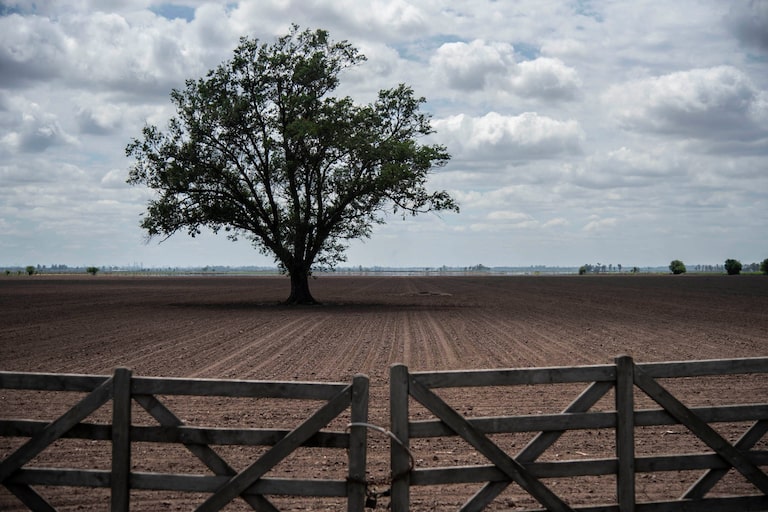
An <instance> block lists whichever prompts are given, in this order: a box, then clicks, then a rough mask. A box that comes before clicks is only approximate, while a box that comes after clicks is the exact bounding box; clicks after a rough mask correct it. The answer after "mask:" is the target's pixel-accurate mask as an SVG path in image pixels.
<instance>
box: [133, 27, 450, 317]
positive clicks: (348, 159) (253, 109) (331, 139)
mask: <svg viewBox="0 0 768 512" xmlns="http://www.w3.org/2000/svg"><path fill="white" fill-rule="evenodd" d="M364 60H365V57H364V56H363V55H362V54H360V53H359V52H358V50H357V49H355V48H354V47H353V46H351V45H350V44H349V43H348V42H346V41H342V42H333V41H331V40H330V38H329V35H328V33H327V32H326V31H323V30H316V31H310V30H304V31H300V30H299V27H297V26H295V25H294V26H293V27H292V29H291V31H290V32H289V33H288V34H287V35H285V36H283V37H281V38H279V39H277V40H276V41H275V42H274V43H273V44H261V43H259V42H258V40H255V39H248V38H242V39H241V40H240V45H239V46H238V47H237V49H236V50H235V52H234V57H233V58H232V59H231V60H229V61H227V62H225V63H223V64H222V65H220V66H219V67H218V68H217V69H215V70H212V71H210V72H209V73H208V74H207V75H206V77H204V78H201V79H199V80H188V81H187V82H186V88H185V89H184V90H173V91H172V93H171V98H172V101H173V103H174V105H175V107H176V111H177V115H176V117H174V118H173V119H171V121H170V122H169V125H168V128H167V131H165V132H163V131H161V130H159V129H158V128H157V127H155V126H146V127H145V128H144V130H143V137H142V138H140V139H134V140H133V141H132V142H131V143H130V144H129V145H128V146H127V148H126V154H127V155H128V156H130V157H133V158H135V163H134V164H133V166H132V168H131V169H130V176H129V179H128V182H129V183H131V184H134V185H146V186H148V187H150V188H151V189H154V190H155V191H156V192H157V196H156V197H155V198H154V199H152V200H151V201H150V202H149V204H148V207H147V212H146V214H145V215H144V217H143V219H142V222H141V225H142V227H143V228H144V229H145V230H146V231H147V233H148V235H149V236H150V237H154V236H161V237H166V238H167V237H168V236H171V235H172V234H174V233H176V232H178V231H180V230H186V231H187V233H188V234H190V235H191V236H195V235H196V234H199V233H200V232H201V229H202V228H209V229H211V230H212V231H213V232H218V231H220V230H222V229H223V230H224V231H225V232H227V233H228V236H229V237H230V238H231V239H233V240H235V239H237V238H239V237H244V238H247V239H249V240H250V241H251V242H252V243H253V244H254V246H256V247H257V248H258V249H259V250H261V251H262V252H263V253H265V254H271V255H273V256H274V258H275V260H276V262H277V263H278V265H279V266H280V268H281V270H283V271H285V272H287V273H288V274H289V275H290V277H291V294H290V297H289V298H288V300H287V302H288V303H313V302H314V299H313V297H312V295H311V293H310V291H309V284H308V276H309V275H310V274H311V272H312V270H313V269H318V268H329V267H333V266H334V265H335V264H336V263H338V262H339V261H344V251H345V249H346V248H347V246H348V242H349V241H350V240H352V239H358V238H367V237H369V236H370V235H371V230H372V227H373V226H374V225H375V224H379V223H383V222H384V216H385V214H386V213H387V212H393V213H400V214H402V215H416V214H418V213H423V212H428V211H439V210H453V211H458V206H457V204H456V203H455V202H454V200H453V199H452V198H451V197H450V195H449V194H448V193H447V192H445V191H437V192H430V191H428V190H427V187H426V181H427V178H428V176H429V174H430V173H431V172H432V171H433V170H434V169H435V168H439V167H441V166H443V165H445V163H447V162H448V160H449V158H450V155H449V154H448V152H447V151H446V148H445V147H443V146H440V145H434V144H433V145H429V144H421V143H420V142H419V139H420V138H421V137H423V136H425V135H428V134H430V133H432V128H431V125H430V117H429V116H428V115H427V114H426V113H424V112H422V111H421V105H422V104H423V103H424V101H425V100H424V98H419V97H416V96H415V95H414V92H413V90H412V89H411V88H410V87H408V86H406V85H402V84H401V85H399V86H397V87H395V88H392V89H387V90H382V91H380V92H379V95H378V99H377V100H376V101H374V102H373V103H371V104H367V105H360V104H357V103H355V102H354V101H353V100H352V99H351V98H349V97H341V98H338V97H334V96H332V95H331V93H332V92H333V91H334V90H335V89H336V88H337V86H338V85H339V75H340V73H341V72H342V71H343V70H345V69H347V68H349V67H351V66H355V65H357V64H359V63H361V62H363V61H364Z"/></svg>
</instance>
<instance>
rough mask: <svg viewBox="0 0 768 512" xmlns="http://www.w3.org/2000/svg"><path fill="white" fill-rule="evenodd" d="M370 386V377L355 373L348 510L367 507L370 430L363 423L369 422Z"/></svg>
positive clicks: (360, 510)
mask: <svg viewBox="0 0 768 512" xmlns="http://www.w3.org/2000/svg"><path fill="white" fill-rule="evenodd" d="M368 388H369V382H368V377H367V376H365V375H355V377H354V379H353V380H352V400H351V403H350V409H351V413H350V420H351V421H352V426H350V432H349V455H348V458H349V468H348V473H347V481H348V485H347V512H363V510H364V509H365V498H366V490H367V488H368V485H367V482H366V469H367V456H368V431H367V428H366V427H365V426H362V425H364V424H366V423H368ZM355 425H358V426H355Z"/></svg>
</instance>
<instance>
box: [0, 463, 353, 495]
mask: <svg viewBox="0 0 768 512" xmlns="http://www.w3.org/2000/svg"><path fill="white" fill-rule="evenodd" d="M229 480H230V477H229V476H226V475H219V476H213V475H194V474H173V473H147V472H134V473H132V474H131V488H132V489H140V490H164V491H178V492H194V493H198V492H203V493H213V492H215V491H216V490H217V489H219V488H220V487H221V486H222V485H224V484H226V483H227V482H228V481H229ZM8 483H9V484H10V485H24V486H28V485H47V486H66V487H94V488H96V487H102V488H105V487H109V486H110V472H109V471H105V470H95V469H79V470H75V469H48V468H29V469H22V470H20V471H19V472H18V473H15V474H14V475H13V476H12V477H11V478H10V481H9V482H8ZM346 486H347V482H346V481H345V480H332V479H312V480H310V479H300V478H296V479H293V478H290V479H288V478H261V479H259V480H258V481H256V482H255V483H254V485H252V486H251V487H249V488H248V489H246V491H244V493H243V494H244V495H245V496H257V495H261V494H283V495H289V496H322V497H343V496H346V492H347V490H346Z"/></svg>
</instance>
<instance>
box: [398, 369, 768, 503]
mask: <svg viewBox="0 0 768 512" xmlns="http://www.w3.org/2000/svg"><path fill="white" fill-rule="evenodd" d="M766 373H768V358H750V359H734V360H716V361H693V362H672V363H652V364H635V363H634V362H633V360H632V359H631V358H630V357H626V356H625V357H619V358H617V359H616V361H615V364H613V365H604V366H583V367H569V368H566V367H558V368H538V369H533V368H529V369H510V370H478V371H455V372H409V371H408V368H407V367H406V366H404V365H394V366H393V367H392V368H391V373H390V377H391V383H390V386H391V388H390V389H391V391H390V392H391V396H390V400H391V423H392V427H391V428H392V433H393V436H394V438H396V439H398V440H399V441H400V442H398V443H396V442H393V443H392V444H391V454H390V456H391V464H392V479H393V483H392V510H393V511H394V512H404V511H407V510H408V509H409V501H410V489H411V486H426V485H444V484H457V483H482V482H485V485H484V486H483V487H482V488H481V489H480V490H479V491H478V492H477V493H476V494H475V495H474V496H472V497H471V498H469V500H468V501H466V502H465V504H464V505H463V506H462V507H461V508H460V510H462V511H479V510H483V509H484V508H486V507H487V506H488V505H489V504H490V503H491V502H492V501H493V500H494V499H495V498H496V497H498V496H499V495H500V494H501V493H502V492H503V491H504V490H505V489H506V488H507V487H508V486H509V485H511V484H512V483H516V484H517V485H519V487H520V488H522V489H523V490H524V491H525V492H526V493H528V494H529V495H530V496H532V497H533V498H535V500H536V501H538V503H539V504H540V505H542V506H543V507H544V508H545V509H546V510H551V511H570V510H580V511H590V512H598V511H599V512H609V511H621V512H631V511H635V510H637V511H649V512H650V511H653V512H660V511H700V510H707V511H734V512H737V511H738V512H741V511H746V510H768V476H766V473H765V470H764V469H763V468H761V467H760V466H763V467H765V466H766V465H768V451H766V450H754V449H752V448H753V447H754V446H755V445H756V444H757V443H758V442H759V441H760V440H761V438H762V437H763V436H764V435H765V433H766V431H768V403H767V402H768V400H767V399H768V396H767V395H765V394H763V395H762V396H755V397H752V399H753V400H756V401H759V402H760V403H755V404H752V403H750V404H745V405H719V406H717V407H697V408H693V407H687V406H686V405H684V404H683V402H681V400H680V399H678V398H676V397H675V396H673V395H672V394H671V393H670V392H669V391H668V389H667V388H665V386H664V385H662V383H660V379H677V378H681V377H701V376H715V375H730V374H763V376H764V374H766ZM759 378H762V376H760V377H759ZM553 383H588V386H587V388H586V389H585V390H584V391H583V392H582V393H581V394H580V395H579V396H578V397H577V398H576V399H575V400H573V401H572V402H571V403H570V405H568V406H567V407H566V408H565V409H564V410H562V412H561V413H560V414H550V415H536V414H527V415H518V416H501V417H475V418H469V417H466V416H465V415H463V414H461V413H460V412H459V411H458V410H457V407H459V405H455V406H451V405H449V404H448V403H447V401H446V400H445V399H443V398H441V396H439V394H438V393H436V392H435V391H434V390H435V389H437V388H467V387H480V388H483V387H492V386H501V387H504V386H523V385H527V386H531V388H530V389H531V392H534V391H533V390H535V389H537V387H540V386H539V385H542V384H553ZM763 389H765V390H768V381H766V385H765V386H764V387H763ZM609 391H613V392H614V405H615V408H613V409H612V410H603V411H590V409H591V408H592V407H593V406H594V405H595V404H597V403H598V401H600V400H601V398H602V397H604V396H605V395H606V394H607V393H608V392H609ZM489 392H490V391H489ZM636 393H638V394H639V395H640V396H646V397H650V399H652V401H653V402H655V404H658V405H659V406H661V408H655V409H650V410H636V409H635V394H636ZM409 397H412V398H413V399H415V401H416V402H418V403H420V404H421V405H423V406H424V408H426V409H427V410H428V411H429V412H430V413H431V414H432V415H434V416H435V417H436V419H434V420H420V421H415V420H414V419H412V418H411V416H410V414H411V413H410V412H409ZM465 400H466V398H465ZM463 406H466V402H465V403H464V404H463ZM716 422H749V424H750V427H749V428H748V429H747V430H746V431H745V432H744V433H743V435H742V436H741V438H740V439H738V440H737V441H736V442H735V443H731V442H729V441H727V440H726V439H725V438H724V437H723V436H722V435H720V434H719V433H718V432H717V431H716V430H715V429H714V428H713V427H712V426H711V424H713V423H716ZM652 425H681V426H683V427H685V429H686V430H687V431H690V432H691V433H692V434H693V435H695V437H696V438H697V439H698V440H700V441H701V442H703V444H704V445H706V447H708V448H709V451H707V452H703V453H684V454H673V455H670V454H656V453H654V454H652V455H650V456H636V448H637V446H636V442H635V432H636V429H638V428H642V427H647V426H652ZM576 429H612V430H613V431H614V436H615V440H614V443H615V457H605V458H602V459H583V458H581V459H578V458H573V459H569V460H563V459H557V460H552V459H551V458H550V459H549V460H547V461H539V460H538V459H539V458H540V457H541V456H542V455H543V454H544V453H545V452H546V451H547V450H548V449H549V448H550V447H551V446H552V445H553V444H554V443H555V442H556V441H558V439H560V438H561V436H562V435H563V434H564V433H566V432H567V431H570V430H576ZM510 432H531V433H534V435H532V438H531V439H530V441H529V442H528V444H527V445H526V446H525V447H524V448H523V449H522V450H520V451H519V452H518V453H516V454H514V455H511V454H510V453H507V451H505V450H504V449H502V448H500V447H499V446H498V445H497V443H495V442H494V440H493V439H492V435H495V434H503V433H510ZM445 436H459V437H460V438H462V442H466V443H468V444H469V445H470V446H471V447H472V448H473V449H474V450H476V451H477V452H478V453H479V454H482V455H483V456H484V457H485V458H486V459H487V460H488V461H490V462H491V465H463V466H441V467H429V468H421V467H418V466H419V464H418V463H417V464H416V467H412V466H413V465H414V455H413V454H412V453H410V452H409V450H408V447H409V446H411V444H412V442H413V441H414V440H417V439H424V438H435V437H445ZM730 468H735V470H736V471H738V472H739V473H740V474H741V475H743V477H744V478H745V479H746V481H747V482H749V483H751V484H752V485H751V486H749V487H750V488H751V489H752V490H753V491H752V492H749V493H741V494H739V495H736V496H727V497H722V496H708V493H709V491H710V490H711V489H712V488H713V486H715V485H716V484H717V482H718V481H719V480H720V479H721V478H723V476H724V475H725V474H726V473H727V472H728V471H729V469H730ZM683 470H702V471H703V474H702V476H701V478H699V480H698V481H697V482H695V484H693V485H691V486H690V487H689V488H688V489H687V491H685V492H684V493H683V495H682V496H680V497H679V499H673V500H668V501H663V502H659V501H656V502H639V500H638V499H637V497H636V477H637V474H639V473H650V472H665V471H683ZM596 475H614V478H615V481H616V502H615V503H612V504H607V505H597V506H584V507H580V508H579V507H575V506H573V507H572V506H570V505H569V504H568V503H566V501H565V499H563V498H561V497H560V496H558V495H557V493H556V492H554V490H553V489H552V487H553V485H547V484H546V483H545V481H544V480H545V479H549V480H552V479H558V478H564V477H578V476H596Z"/></svg>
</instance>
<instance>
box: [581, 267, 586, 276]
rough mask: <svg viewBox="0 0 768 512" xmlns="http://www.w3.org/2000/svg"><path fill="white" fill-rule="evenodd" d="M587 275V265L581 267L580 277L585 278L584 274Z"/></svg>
mask: <svg viewBox="0 0 768 512" xmlns="http://www.w3.org/2000/svg"><path fill="white" fill-rule="evenodd" d="M586 273H587V266H586V265H582V266H580V267H579V275H580V276H583V275H584V274H586Z"/></svg>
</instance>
